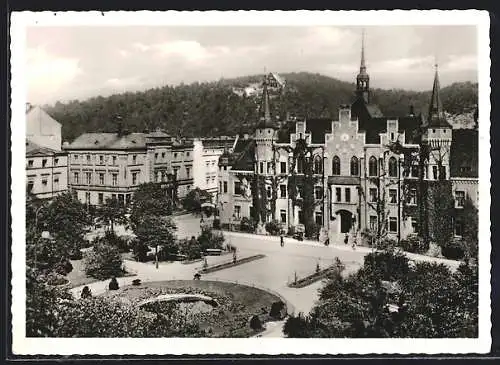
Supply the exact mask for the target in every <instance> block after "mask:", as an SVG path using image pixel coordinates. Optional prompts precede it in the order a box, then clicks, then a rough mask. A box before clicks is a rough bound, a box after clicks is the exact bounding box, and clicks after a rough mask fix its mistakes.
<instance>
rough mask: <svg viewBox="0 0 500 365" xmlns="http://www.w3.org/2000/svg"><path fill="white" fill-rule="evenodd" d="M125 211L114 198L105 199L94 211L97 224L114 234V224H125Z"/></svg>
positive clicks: (126, 220)
mask: <svg viewBox="0 0 500 365" xmlns="http://www.w3.org/2000/svg"><path fill="white" fill-rule="evenodd" d="M126 214H127V210H126V208H125V206H124V205H123V204H120V203H119V202H118V200H117V199H116V198H107V199H106V201H105V202H104V204H102V205H101V206H99V207H98V208H97V210H96V218H97V221H98V222H101V223H103V224H104V225H105V226H106V227H107V228H108V230H109V231H112V232H114V231H115V229H114V227H115V224H127V222H128V219H127V216H126Z"/></svg>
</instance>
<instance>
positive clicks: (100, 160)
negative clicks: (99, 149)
mask: <svg viewBox="0 0 500 365" xmlns="http://www.w3.org/2000/svg"><path fill="white" fill-rule="evenodd" d="M99 163H100V164H101V165H104V156H103V155H100V156H99Z"/></svg>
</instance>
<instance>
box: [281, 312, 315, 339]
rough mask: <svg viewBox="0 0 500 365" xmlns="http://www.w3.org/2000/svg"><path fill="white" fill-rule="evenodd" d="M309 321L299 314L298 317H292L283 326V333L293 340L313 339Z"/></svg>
mask: <svg viewBox="0 0 500 365" xmlns="http://www.w3.org/2000/svg"><path fill="white" fill-rule="evenodd" d="M309 322H310V321H309V319H308V318H306V317H304V316H303V315H302V313H299V315H298V316H297V317H295V316H290V317H288V319H287V320H286V322H285V325H284V326H283V333H284V334H285V336H287V337H291V338H306V337H311V336H310V331H309V327H310V324H309Z"/></svg>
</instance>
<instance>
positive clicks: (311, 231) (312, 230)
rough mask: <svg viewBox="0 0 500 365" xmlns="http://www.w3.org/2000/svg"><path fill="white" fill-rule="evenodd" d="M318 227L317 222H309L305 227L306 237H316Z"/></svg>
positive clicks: (314, 238) (319, 227)
mask: <svg viewBox="0 0 500 365" xmlns="http://www.w3.org/2000/svg"><path fill="white" fill-rule="evenodd" d="M320 229H321V226H320V225H319V224H316V223H311V224H310V225H309V226H308V227H306V237H307V238H309V239H313V240H316V239H318V234H319V231H320Z"/></svg>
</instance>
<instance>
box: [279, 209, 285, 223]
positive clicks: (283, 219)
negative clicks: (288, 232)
mask: <svg viewBox="0 0 500 365" xmlns="http://www.w3.org/2000/svg"><path fill="white" fill-rule="evenodd" d="M280 217H281V223H286V210H284V209H281V210H280Z"/></svg>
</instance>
